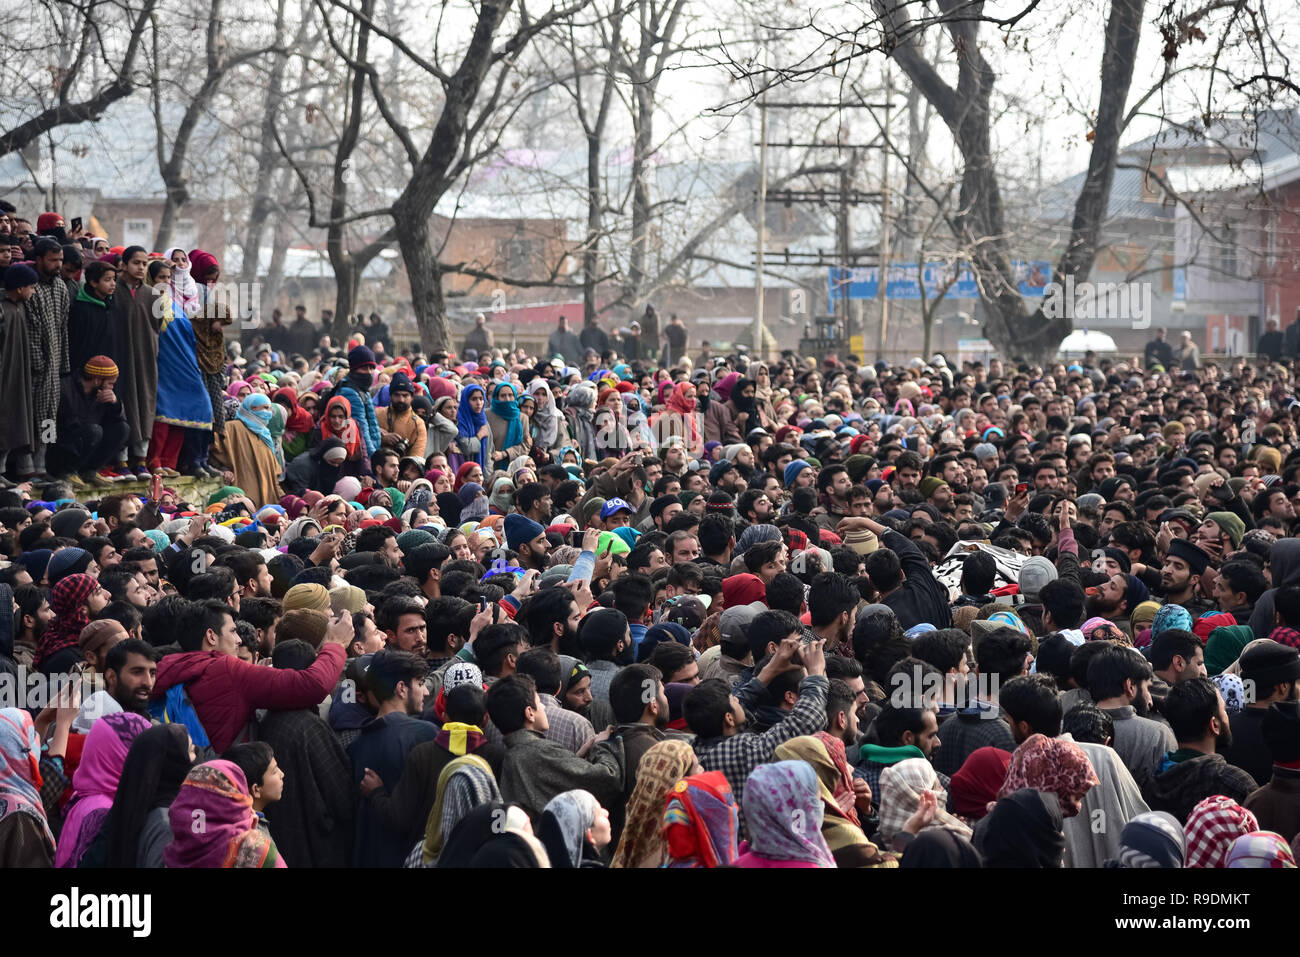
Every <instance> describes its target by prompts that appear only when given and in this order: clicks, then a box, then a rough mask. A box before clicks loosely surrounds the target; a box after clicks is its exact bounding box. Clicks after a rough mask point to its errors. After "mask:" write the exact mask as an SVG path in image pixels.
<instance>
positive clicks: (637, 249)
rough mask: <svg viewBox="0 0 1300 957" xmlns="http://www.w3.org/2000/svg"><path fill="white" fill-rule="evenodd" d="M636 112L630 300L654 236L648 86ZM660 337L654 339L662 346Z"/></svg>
mask: <svg viewBox="0 0 1300 957" xmlns="http://www.w3.org/2000/svg"><path fill="white" fill-rule="evenodd" d="M633 95H634V96H635V98H636V109H635V110H633V124H634V126H635V127H636V129H635V135H634V139H633V147H632V248H631V250H630V254H629V257H628V269H627V277H628V292H629V293H630V296H629V298H632V299H636V298H638V297H639V296H640V295H641V290H642V289H643V288H644V287H645V282H646V263H647V261H648V249H647V247H646V244H647V242H648V239H649V235H650V217H651V213H652V211H651V209H650V183H649V182H648V181H647V177H648V175H649V168H650V149H651V147H652V146H653V144H654V99H653V96H652V95H651V93H650V91H649V90H648V89H647V88H646V86H645V85H644V84H643V85H640V86H638V87H636V89H635V90H634V91H633ZM641 334H642V335H643V336H646V337H648V336H649V335H650V330H649V329H642V330H641ZM655 335H656V338H655V339H653V340H651V341H652V342H653V343H654V344H655V349H656V350H657V349H658V348H659V346H658V331H657V330H656V331H655Z"/></svg>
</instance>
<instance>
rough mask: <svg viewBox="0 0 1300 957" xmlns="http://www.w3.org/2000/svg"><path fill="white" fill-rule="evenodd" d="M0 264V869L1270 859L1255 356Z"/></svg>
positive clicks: (1288, 747) (1273, 410) (1270, 551)
mask: <svg viewBox="0 0 1300 957" xmlns="http://www.w3.org/2000/svg"><path fill="white" fill-rule="evenodd" d="M6 240H7V241H6ZM0 243H5V244H4V245H0V270H3V277H4V287H5V296H4V298H3V301H0V334H2V335H3V339H2V341H0V362H2V364H3V369H4V376H3V378H0V390H2V391H3V392H4V397H5V400H6V402H7V408H6V417H5V423H4V428H2V429H0V443H2V444H3V448H0V472H3V473H4V475H5V477H4V478H3V479H2V480H0V484H3V486H4V487H3V489H0V555H2V556H3V558H4V563H3V565H2V566H0V699H2V700H0V704H3V705H4V707H3V708H0V865H4V866H26V867H51V866H53V867H63V868H72V867H138V868H149V867H277V868H279V867H289V868H300V867H318V866H352V867H403V866H405V867H559V868H582V867H586V868H600V867H613V868H661V867H879V868H894V867H981V866H983V867H1030V868H1059V867H1119V868H1130V867H1159V868H1178V867H1197V868H1218V867H1234V868H1235V867H1284V868H1285V867H1294V866H1295V856H1294V855H1295V850H1296V848H1297V846H1300V784H1297V782H1300V541H1298V540H1297V538H1296V537H1295V532H1296V530H1297V522H1296V508H1297V506H1300V443H1297V439H1296V415H1297V413H1296V411H1295V407H1296V405H1297V399H1296V397H1295V394H1294V391H1295V390H1294V386H1295V373H1296V371H1297V369H1300V361H1298V359H1297V356H1295V355H1293V354H1291V353H1290V352H1288V353H1285V354H1282V355H1277V356H1274V355H1265V356H1263V357H1262V358H1261V361H1260V362H1258V363H1255V362H1251V361H1246V360H1230V361H1221V362H1214V361H1209V360H1202V359H1201V358H1200V357H1199V355H1197V356H1194V357H1192V356H1189V355H1188V354H1186V353H1183V355H1182V357H1181V358H1180V359H1178V360H1177V361H1178V362H1179V364H1180V365H1181V368H1173V366H1172V364H1171V363H1172V362H1173V361H1174V357H1173V354H1172V352H1170V350H1169V349H1168V347H1167V346H1166V347H1165V348H1164V349H1160V348H1158V347H1157V348H1153V349H1152V350H1148V354H1147V355H1146V356H1145V357H1139V358H1133V359H1132V360H1124V359H1121V358H1118V357H1112V358H1102V359H1100V360H1099V359H1097V357H1095V356H1088V357H1085V358H1084V359H1082V360H1080V361H1073V360H1071V361H1068V362H1067V361H1058V362H1050V363H1045V364H1041V365H1040V364H1035V363H1033V362H1030V361H1023V360H1020V359H1010V360H1007V361H1003V360H1000V359H996V358H995V359H993V360H991V361H990V362H988V363H987V364H983V363H979V362H964V363H957V362H953V361H950V360H948V359H947V358H945V357H944V356H942V355H935V356H932V357H930V358H929V359H924V358H919V357H918V358H913V359H910V360H909V361H904V362H901V363H898V364H891V363H889V362H887V361H883V360H882V361H877V362H875V363H874V364H873V363H870V362H865V361H860V360H859V359H858V358H857V357H854V356H847V355H846V356H843V357H840V356H816V357H812V356H798V355H795V354H794V353H791V352H787V353H784V354H782V355H781V357H780V358H779V359H776V360H775V361H760V360H759V359H757V358H755V357H752V356H749V355H747V354H746V353H745V351H744V350H739V351H737V352H734V353H731V354H726V355H717V356H714V355H712V352H711V350H709V351H708V352H706V353H703V354H701V352H700V351H695V352H694V354H692V350H691V349H690V348H689V344H688V338H687V335H686V333H685V329H684V326H682V324H681V322H680V320H678V319H676V317H674V318H673V320H672V321H671V322H670V323H669V324H668V325H666V326H665V328H666V329H671V330H675V331H673V332H671V333H665V334H664V344H663V350H662V352H659V354H658V355H656V352H657V350H656V349H653V348H650V347H649V344H643V343H641V342H640V329H639V326H634V327H630V328H629V329H628V330H626V331H625V332H624V333H623V334H622V335H614V336H610V335H608V334H607V333H605V332H604V331H603V330H601V329H599V328H598V326H597V324H595V323H593V322H588V323H586V325H585V328H584V329H583V330H582V332H581V334H575V333H573V332H571V331H569V329H568V326H567V323H565V322H564V321H563V320H562V321H561V323H560V326H559V328H557V329H556V330H555V334H554V335H552V336H551V338H550V340H549V341H548V343H547V346H546V350H547V351H548V352H549V354H540V355H538V354H529V353H528V351H527V350H523V349H518V350H510V349H502V348H497V347H495V346H494V344H493V342H492V338H491V334H490V331H489V330H487V329H486V328H485V323H483V322H479V323H477V324H476V325H475V328H474V330H473V331H472V332H471V333H470V338H469V341H468V342H467V343H465V344H464V346H463V347H462V348H461V349H460V350H459V351H458V352H456V353H452V352H449V351H448V352H432V353H430V352H423V351H420V350H418V349H414V348H412V349H410V350H401V349H398V348H396V347H395V346H394V344H393V343H392V342H389V341H387V329H386V327H384V328H382V335H381V334H380V333H381V323H380V322H377V321H372V322H371V323H370V324H369V326H366V327H363V328H362V329H360V330H358V331H357V332H356V333H355V334H354V335H353V337H352V338H351V339H350V340H349V341H347V342H345V343H341V344H340V348H337V349H335V348H333V347H332V345H331V343H330V342H329V340H328V339H317V338H316V337H315V336H313V335H300V334H299V333H298V332H297V331H295V330H296V329H297V327H298V326H299V324H300V323H301V322H305V321H306V320H305V318H304V315H303V313H304V312H305V310H299V315H298V322H295V324H294V325H293V326H290V327H284V326H282V325H281V324H280V319H279V317H278V316H276V317H274V318H273V319H271V320H270V321H269V322H268V323H267V324H266V325H265V326H264V327H263V328H262V329H260V330H259V331H258V332H257V333H256V335H255V336H254V337H253V339H252V342H251V345H245V347H244V348H240V347H239V344H238V342H237V341H236V340H235V338H234V337H233V336H232V335H231V326H232V324H233V323H232V312H231V310H230V309H229V308H228V304H227V303H225V302H223V301H222V300H221V298H220V297H218V296H216V295H214V293H213V290H214V289H215V287H216V285H217V284H218V283H219V281H220V277H221V269H220V264H219V263H218V261H217V259H216V258H215V257H213V256H212V255H210V254H209V253H207V252H204V251H203V250H199V249H194V250H189V251H185V250H181V249H172V250H167V251H166V252H165V253H164V254H161V255H160V254H155V253H151V252H149V251H148V250H146V249H143V248H141V247H138V246H131V247H126V248H122V247H118V246H113V245H112V244H111V242H110V241H109V240H108V239H106V238H101V237H94V236H81V235H75V231H74V232H73V233H70V232H69V231H68V230H67V228H66V226H65V224H64V221H63V218H62V217H61V216H59V215H58V214H57V213H43V214H41V215H40V216H39V217H38V218H37V226H36V228H35V230H33V229H32V228H31V224H30V223H29V222H28V221H26V220H23V219H21V218H20V217H19V216H18V215H17V212H16V211H15V210H13V209H11V208H9V207H0ZM10 243H11V245H10ZM376 318H377V317H376ZM307 325H308V326H310V325H311V323H310V322H307ZM235 328H236V329H238V326H237V325H236V326H235ZM1291 338H1292V339H1293V338H1295V337H1294V336H1292V337H1291ZM1157 341H1158V342H1160V343H1161V344H1163V340H1162V339H1158V340H1157ZM1280 341H1281V342H1282V344H1283V348H1289V347H1287V346H1286V343H1287V342H1289V341H1290V339H1287V338H1286V337H1285V336H1284V337H1283V338H1282V339H1281V340H1280ZM1292 351H1294V350H1292ZM1167 352H1168V353H1169V355H1168V356H1166V355H1165V353H1167ZM182 474H183V475H186V476H190V477H194V478H198V479H202V480H203V481H202V482H201V483H200V482H190V481H187V482H183V483H182V482H174V481H172V480H173V479H178V478H179V477H180V476H181V475H182ZM126 482H131V483H139V482H146V483H147V491H145V492H144V493H143V494H137V492H138V491H139V490H140V489H141V487H142V486H141V485H139V484H132V485H131V486H130V487H129V488H128V487H126V486H125V485H119V483H126ZM200 487H202V488H205V489H209V490H211V489H214V488H215V490H211V491H207V492H205V493H204V494H202V495H199V494H198V493H197V492H195V491H194V490H195V489H197V488H200ZM37 496H41V497H37ZM37 698H39V699H40V700H36V699H37ZM199 819H201V820H202V821H203V822H204V826H202V827H196V826H193V822H194V821H195V820H199Z"/></svg>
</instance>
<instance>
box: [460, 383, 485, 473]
mask: <svg viewBox="0 0 1300 957" xmlns="http://www.w3.org/2000/svg"><path fill="white" fill-rule="evenodd" d="M485 405H487V393H486V392H484V391H483V387H482V386H481V385H467V386H465V388H464V389H462V390H461V393H460V405H459V406H457V408H456V444H457V445H458V446H459V447H460V453H461V455H462V456H463V457H464V460H465V461H466V462H477V463H478V464H479V467H480V468H482V469H483V471H484V473H487V471H488V470H489V469H491V467H492V465H491V463H492V429H491V428H490V427H489V426H488V420H487V413H485V412H484V411H483V407H484V406H485Z"/></svg>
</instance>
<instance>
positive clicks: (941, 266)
mask: <svg viewBox="0 0 1300 957" xmlns="http://www.w3.org/2000/svg"><path fill="white" fill-rule="evenodd" d="M1011 268H1012V270H1013V274H1014V275H1015V279H1016V285H1017V287H1018V288H1019V290H1020V294H1021V295H1022V296H1029V297H1033V298H1037V297H1041V296H1042V295H1043V292H1044V290H1045V288H1046V286H1047V283H1048V282H1050V281H1051V278H1052V264H1051V263H1050V262H1048V261H1047V260H1046V259H1035V260H1015V261H1013V262H1012V264H1011ZM954 271H956V278H955V279H954V278H953V272H954ZM949 281H951V282H952V285H951V286H948V287H947V292H945V293H943V295H944V297H945V298H947V299H978V298H979V284H978V283H977V282H976V281H975V274H974V272H973V271H972V270H971V268H970V266H969V265H967V264H966V263H960V264H956V265H954V264H952V263H943V262H929V263H926V264H925V269H924V271H922V270H921V269H920V268H919V267H918V265H917V264H916V263H894V264H892V265H891V266H890V267H889V276H888V278H887V279H886V282H885V292H886V295H887V296H888V297H889V298H890V299H899V300H914V301H916V300H920V298H921V282H924V283H925V298H926V299H937V298H938V297H939V295H940V292H941V291H942V290H943V289H944V287H945V286H946V285H947V284H948V283H949ZM827 288H828V291H829V294H830V300H831V302H838V301H839V300H840V299H842V298H844V297H845V296H847V297H848V298H849V299H875V298H877V297H878V296H879V295H880V269H879V267H877V266H862V267H858V268H854V269H840V268H834V267H832V268H831V269H830V270H828V274H827Z"/></svg>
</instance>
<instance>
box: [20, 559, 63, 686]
mask: <svg viewBox="0 0 1300 957" xmlns="http://www.w3.org/2000/svg"><path fill="white" fill-rule="evenodd" d="M20 567H21V566H20ZM30 580H31V576H30V575H29V576H28V581H30ZM13 595H14V601H16V602H17V603H18V611H17V612H16V613H15V614H14V626H15V627H14V632H15V634H14V648H13V657H14V661H15V662H17V663H18V664H20V665H25V666H26V667H27V669H28V670H31V667H32V660H33V659H34V658H35V657H36V649H37V647H39V646H40V643H41V636H42V635H44V634H45V629H46V628H48V627H50V622H52V621H54V609H52V608H51V607H50V600H49V598H48V597H47V596H46V594H45V591H44V590H43V589H41V588H38V587H37V586H35V585H31V584H28V585H19V586H18V587H17V588H15V589H14V592H13Z"/></svg>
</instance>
